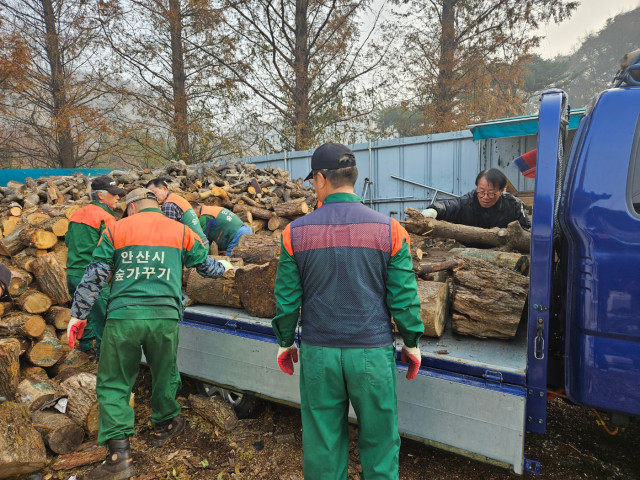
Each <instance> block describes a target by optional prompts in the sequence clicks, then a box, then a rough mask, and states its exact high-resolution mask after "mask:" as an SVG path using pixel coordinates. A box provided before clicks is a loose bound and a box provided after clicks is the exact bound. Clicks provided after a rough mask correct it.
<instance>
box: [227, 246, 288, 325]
mask: <svg viewBox="0 0 640 480" xmlns="http://www.w3.org/2000/svg"><path fill="white" fill-rule="evenodd" d="M234 252H235V249H234ZM277 269H278V260H277V259H275V258H273V259H271V261H270V262H269V263H265V264H263V265H247V266H246V267H242V268H238V269H237V270H236V289H237V291H238V293H239V295H240V302H241V303H242V307H243V308H244V309H245V310H246V311H247V312H249V314H250V315H253V316H254V317H261V318H270V317H273V316H275V314H276V297H275V296H274V293H273V290H274V287H275V283H276V271H277Z"/></svg>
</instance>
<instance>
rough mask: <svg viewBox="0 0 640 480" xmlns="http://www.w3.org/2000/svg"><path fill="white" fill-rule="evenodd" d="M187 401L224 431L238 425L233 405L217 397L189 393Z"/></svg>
mask: <svg viewBox="0 0 640 480" xmlns="http://www.w3.org/2000/svg"><path fill="white" fill-rule="evenodd" d="M189 403H190V404H191V407H192V408H193V410H194V411H195V412H196V413H197V414H198V415H200V416H201V417H202V418H204V419H205V420H206V421H207V422H209V423H211V424H212V425H215V426H216V427H219V428H222V429H224V430H225V431H226V432H230V431H231V430H233V429H234V428H236V426H237V425H238V417H236V414H235V412H234V411H233V407H232V406H231V405H230V404H229V403H227V402H225V401H224V400H222V399H220V398H219V397H204V396H202V395H189Z"/></svg>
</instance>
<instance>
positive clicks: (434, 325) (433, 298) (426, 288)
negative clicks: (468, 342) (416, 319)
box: [418, 280, 449, 338]
mask: <svg viewBox="0 0 640 480" xmlns="http://www.w3.org/2000/svg"><path fill="white" fill-rule="evenodd" d="M418 298H419V299H420V318H421V319H422V323H423V325H424V334H425V335H427V336H428V337H436V338H439V337H441V336H442V334H443V333H444V328H445V324H446V323H447V318H448V310H449V308H448V307H449V286H448V284H447V283H440V282H427V281H424V280H418Z"/></svg>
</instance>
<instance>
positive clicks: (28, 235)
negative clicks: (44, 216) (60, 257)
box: [20, 225, 58, 250]
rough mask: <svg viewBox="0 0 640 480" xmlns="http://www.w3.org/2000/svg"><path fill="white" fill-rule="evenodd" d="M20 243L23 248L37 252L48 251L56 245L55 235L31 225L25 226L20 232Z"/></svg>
mask: <svg viewBox="0 0 640 480" xmlns="http://www.w3.org/2000/svg"><path fill="white" fill-rule="evenodd" d="M20 241H21V242H22V245H24V246H25V247H33V248H37V249H39V250H48V249H50V248H53V246H54V245H55V244H56V243H58V237H57V236H56V234H55V233H53V232H50V231H48V230H44V229H41V228H37V227H34V226H32V225H26V226H25V228H24V229H22V230H21V231H20Z"/></svg>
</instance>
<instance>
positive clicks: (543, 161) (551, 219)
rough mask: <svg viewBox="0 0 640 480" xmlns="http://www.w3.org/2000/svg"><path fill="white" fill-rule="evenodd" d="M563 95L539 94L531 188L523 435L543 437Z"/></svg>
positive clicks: (563, 124)
mask: <svg viewBox="0 0 640 480" xmlns="http://www.w3.org/2000/svg"><path fill="white" fill-rule="evenodd" d="M567 113H568V112H567V98H566V94H565V93H564V92H563V91H561V90H551V91H549V92H546V93H544V94H543V95H542V98H541V103H540V117H539V125H538V156H537V165H536V185H535V199H534V205H535V208H534V209H533V218H532V224H531V267H530V286H529V312H528V313H529V323H528V338H527V342H528V343H527V423H526V427H527V431H529V432H534V433H544V432H545V428H546V415H547V362H548V360H547V356H548V336H549V333H548V332H549V315H550V312H549V310H550V307H551V300H550V299H551V273H552V272H551V269H552V265H553V260H554V259H553V255H554V253H553V243H554V242H553V240H554V236H555V235H556V234H557V231H556V229H555V226H554V225H555V223H556V215H555V211H556V199H557V196H558V192H559V190H560V185H561V180H562V170H563V169H562V168H560V169H559V168H558V167H559V166H560V167H562V163H563V158H564V151H563V148H564V145H563V140H562V139H563V137H564V132H565V130H566V126H567V123H566V119H567V118H568V114H567Z"/></svg>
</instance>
